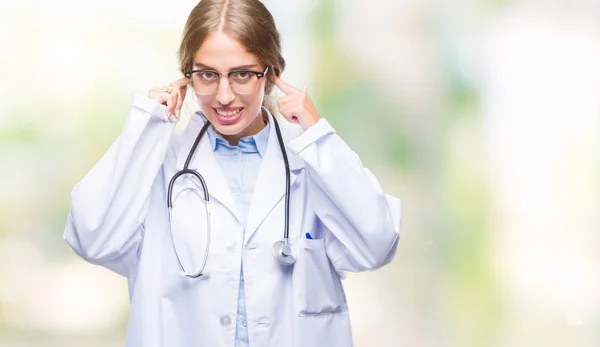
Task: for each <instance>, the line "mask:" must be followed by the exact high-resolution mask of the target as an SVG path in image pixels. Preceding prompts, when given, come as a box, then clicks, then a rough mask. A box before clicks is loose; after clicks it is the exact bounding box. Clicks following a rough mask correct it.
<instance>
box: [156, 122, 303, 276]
mask: <svg viewBox="0 0 600 347" xmlns="http://www.w3.org/2000/svg"><path fill="white" fill-rule="evenodd" d="M271 118H272V119H273V124H274V125H275V131H276V132H277V140H278V142H279V148H281V155H282V156H283V162H284V163H285V228H284V232H283V240H279V241H277V242H275V243H274V244H273V248H272V253H273V257H274V258H275V260H277V262H278V263H280V264H282V265H292V264H294V262H295V261H296V254H295V252H294V247H293V246H292V244H291V243H290V242H289V226H290V165H289V162H288V157H287V153H286V151H285V145H284V144H283V138H282V136H281V130H280V129H279V124H278V123H277V120H275V117H271ZM210 125H211V124H210V122H209V121H208V120H206V122H205V123H204V126H203V127H202V129H201V130H200V133H199V134H198V136H197V137H196V141H194V144H193V145H192V149H191V150H190V153H189V154H188V156H187V159H186V160H185V164H184V165H183V169H182V170H181V171H178V172H176V173H175V174H174V175H173V178H171V181H170V182H169V189H168V191H167V207H168V208H169V225H170V228H171V241H172V242H173V248H174V250H175V256H176V257H177V261H178V262H179V266H180V267H181V271H180V273H179V274H180V276H181V277H190V278H198V277H200V276H205V277H206V276H208V273H205V272H204V268H205V267H206V261H207V260H208V251H209V248H210V233H211V224H210V201H209V200H210V198H209V194H208V188H207V187H206V182H205V181H204V178H203V177H202V175H201V174H200V173H198V171H196V170H195V169H189V168H188V166H189V164H190V161H191V160H192V157H193V155H194V152H195V151H196V147H198V144H199V143H200V139H202V136H203V135H204V133H205V132H206V129H208V127H209V126H210ZM183 175H192V176H194V177H196V178H197V179H198V181H199V182H200V185H201V186H202V190H203V194H204V209H205V213H206V249H205V251H204V259H203V260H202V265H201V266H200V271H198V272H196V273H194V272H189V271H187V270H186V269H185V267H184V266H183V262H182V261H181V258H180V257H179V252H178V251H177V246H176V245H175V236H174V233H173V215H172V209H173V202H172V195H173V186H174V185H175V181H176V180H177V178H179V177H181V176H183ZM187 190H194V191H195V189H193V188H187V189H184V190H182V191H181V192H179V194H181V193H182V192H184V191H187ZM179 194H177V196H178V195H179ZM177 196H176V197H175V199H176V200H177Z"/></svg>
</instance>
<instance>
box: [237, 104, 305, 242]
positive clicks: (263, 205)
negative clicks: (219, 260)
mask: <svg viewBox="0 0 600 347" xmlns="http://www.w3.org/2000/svg"><path fill="white" fill-rule="evenodd" d="M269 122H271V128H270V131H269V140H268V142H267V150H266V153H265V157H264V158H263V160H262V163H261V165H260V170H259V173H258V177H257V179H256V184H255V185H254V192H253V193H252V201H251V203H250V208H249V211H248V217H247V223H246V230H245V233H246V235H245V238H244V244H246V243H247V242H248V240H249V239H250V238H251V237H252V235H253V234H254V232H255V231H256V229H257V228H258V227H259V226H260V224H261V223H262V221H263V220H264V219H265V218H266V217H267V216H268V215H269V213H270V212H271V210H273V208H274V207H275V205H277V204H278V203H279V201H281V200H282V199H283V198H284V196H285V188H286V183H285V164H284V161H283V156H282V154H281V148H280V147H279V141H278V139H277V132H276V130H275V125H274V124H273V116H271V115H270V114H269ZM282 123H283V121H279V126H280V127H281V132H282V135H283V140H284V141H283V142H284V144H285V143H288V142H289V141H288V139H287V136H286V132H285V127H284V124H282ZM286 151H287V148H286ZM287 157H288V162H289V165H290V186H292V185H293V184H294V182H295V181H296V179H297V175H298V174H299V170H300V169H302V168H303V167H304V165H303V162H302V161H301V160H300V159H299V158H297V157H296V156H295V155H294V154H292V153H290V152H289V151H287ZM283 230H284V226H283V225H281V235H282V236H283Z"/></svg>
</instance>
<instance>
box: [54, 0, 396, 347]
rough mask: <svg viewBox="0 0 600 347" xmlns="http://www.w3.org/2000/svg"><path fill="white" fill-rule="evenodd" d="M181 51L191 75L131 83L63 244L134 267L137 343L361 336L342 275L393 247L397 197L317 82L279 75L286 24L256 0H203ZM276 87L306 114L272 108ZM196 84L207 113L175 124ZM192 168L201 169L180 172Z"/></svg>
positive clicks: (337, 341) (97, 260)
mask: <svg viewBox="0 0 600 347" xmlns="http://www.w3.org/2000/svg"><path fill="white" fill-rule="evenodd" d="M180 63H181V72H182V74H183V75H184V76H185V78H183V79H179V80H177V81H175V82H173V83H171V84H170V85H169V86H167V87H160V88H153V89H151V90H150V92H149V94H148V96H147V97H145V96H141V95H135V96H134V97H133V99H132V106H131V110H130V114H129V116H128V118H127V121H126V124H125V127H124V129H123V132H122V134H121V135H120V136H119V137H118V138H117V140H116V141H115V142H114V143H113V145H112V146H111V147H110V148H109V150H108V151H107V153H106V154H105V155H104V156H103V157H102V158H101V159H100V161H99V162H98V163H97V164H96V165H95V166H94V167H93V169H92V170H91V171H90V172H89V173H88V174H87V175H86V177H85V178H84V179H83V180H82V181H81V182H79V183H78V184H77V185H76V186H75V188H74V189H73V192H72V195H71V211H70V213H69V217H68V223H67V226H66V229H65V240H66V242H67V243H68V244H69V245H70V246H71V248H72V249H73V250H74V251H75V252H76V253H77V254H78V255H80V256H81V257H82V258H84V259H86V260H87V261H89V262H91V263H94V264H98V265H101V266H104V267H106V268H108V269H111V270H113V271H115V272H117V273H119V274H122V275H124V276H126V277H127V279H128V283H129V294H130V299H131V312H130V321H129V327H128V334H127V346H131V347H134V346H135V347H150V346H165V347H179V346H181V347H184V346H209V347H213V346H234V345H235V346H327V347H332V346H340V347H341V346H343V347H347V346H351V345H352V337H351V330H350V321H349V315H348V309H347V305H346V299H345V295H344V290H343V287H342V284H341V277H342V276H343V274H344V272H345V271H354V272H358V271H364V270H373V269H377V268H379V267H381V266H383V265H385V264H387V263H389V262H390V261H391V260H392V258H393V256H394V254H395V251H396V247H397V242H398V229H399V225H400V202H399V200H397V199H396V198H393V197H390V196H386V195H385V194H383V192H382V190H381V187H380V185H379V184H378V182H377V180H376V179H375V178H374V177H373V175H372V174H371V173H370V172H369V171H367V170H366V169H364V168H363V167H362V165H361V162H360V160H359V158H358V157H357V156H356V154H355V153H354V152H352V151H351V149H350V148H348V146H347V145H346V144H345V143H344V142H343V141H342V139H341V138H340V137H339V136H338V135H337V134H336V133H335V130H334V129H333V128H332V127H331V126H330V125H329V123H328V122H327V120H326V119H324V118H321V116H320V115H319V113H318V112H317V110H316V109H315V108H314V106H313V104H312V103H311V101H310V98H309V97H308V94H307V91H306V89H304V90H299V89H296V88H295V87H292V86H290V85H288V84H287V83H285V82H284V81H282V80H281V79H280V78H279V76H281V73H282V72H283V69H284V65H285V61H284V59H283V58H282V56H281V46H280V38H279V34H278V31H277V29H276V27H275V23H274V20H273V18H272V16H271V14H270V13H269V12H268V10H267V9H266V8H265V7H264V6H263V5H262V4H261V3H260V2H259V1H257V0H228V1H221V0H204V1H201V2H200V3H199V4H198V5H197V6H196V7H195V8H194V9H193V10H192V12H191V14H190V16H189V18H188V21H187V23H186V26H185V31H184V35H183V39H182V42H181V47H180ZM273 85H277V86H278V87H279V88H280V89H281V90H282V91H283V92H284V93H285V94H287V95H286V96H285V97H283V98H281V99H279V100H278V106H279V111H280V113H281V114H282V115H283V117H284V118H285V120H287V121H288V122H289V123H295V124H296V126H290V125H289V123H288V122H285V121H281V123H282V124H280V125H279V124H278V122H277V120H276V118H275V117H273V115H272V113H271V112H269V110H268V109H267V108H266V107H264V106H263V103H264V98H265V94H267V93H269V91H270V90H271V88H272V87H273ZM188 86H189V87H190V88H193V90H194V92H195V95H196V96H197V100H198V103H199V105H200V112H198V113H197V114H195V115H193V116H192V119H191V121H190V123H189V124H188V125H187V127H186V129H185V130H184V131H183V132H182V133H180V134H174V132H173V129H174V127H175V125H176V123H177V121H178V119H179V112H180V109H181V106H182V103H183V100H184V97H185V94H186V88H188ZM284 123H288V125H285V124H284ZM280 128H281V130H280ZM280 133H281V136H280ZM280 140H281V141H280ZM195 143H196V144H195ZM184 167H189V169H197V171H198V172H199V174H200V175H201V177H197V176H196V175H195V174H185V175H181V176H178V177H175V180H174V181H173V177H174V176H176V174H177V172H179V171H180V170H182V169H183V168H184ZM203 183H204V184H205V186H206V187H207V188H208V192H207V195H206V196H205V193H204V189H203ZM288 184H289V187H288ZM288 190H289V191H288ZM204 198H208V200H209V203H210V215H208V214H206V213H205V207H206V206H208V205H206V204H205V203H204V200H203V199H204ZM167 201H169V203H167ZM168 204H169V206H170V205H171V204H172V206H173V208H172V210H171V209H170V208H168V207H167V205H168ZM288 209H289V210H288ZM209 222H210V223H209ZM209 230H210V233H208V231H209ZM284 232H286V234H289V239H285V240H283V239H284ZM208 238H210V240H208ZM282 240H283V242H278V241H282ZM274 244H275V246H274ZM180 273H181V274H183V277H181V276H178V275H179V274H180Z"/></svg>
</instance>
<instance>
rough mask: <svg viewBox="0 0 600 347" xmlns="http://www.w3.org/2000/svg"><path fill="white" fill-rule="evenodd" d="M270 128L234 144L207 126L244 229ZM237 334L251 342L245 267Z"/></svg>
mask: <svg viewBox="0 0 600 347" xmlns="http://www.w3.org/2000/svg"><path fill="white" fill-rule="evenodd" d="M269 129H270V124H269V123H267V124H266V126H265V127H264V128H263V129H262V130H261V131H260V132H259V133H258V134H256V135H254V136H247V137H243V138H241V139H240V141H239V142H238V144H237V146H231V145H230V144H229V142H227V140H225V139H224V138H223V136H221V135H219V134H217V133H216V132H215V131H214V129H213V127H212V126H211V127H209V128H208V130H207V132H208V137H209V139H210V143H211V145H212V149H213V152H214V153H215V157H216V158H217V161H218V162H219V164H220V165H221V169H222V170H223V174H224V175H225V178H226V180H227V183H228V185H229V189H231V193H232V194H233V198H234V200H235V203H236V207H237V210H238V213H239V216H240V218H241V219H242V223H243V225H244V229H245V226H246V220H247V214H248V209H249V208H250V202H251V201H252V193H253V192H254V184H255V183H256V178H257V177H258V171H259V170H260V164H261V162H262V158H263V156H264V154H265V152H266V150H267V142H268V140H269ZM244 237H245V235H244ZM242 261H243V260H242ZM235 335H236V336H235V346H236V347H248V346H249V341H248V328H247V324H246V301H245V297H244V269H243V267H241V269H240V289H239V291H238V311H237V319H236V334H235Z"/></svg>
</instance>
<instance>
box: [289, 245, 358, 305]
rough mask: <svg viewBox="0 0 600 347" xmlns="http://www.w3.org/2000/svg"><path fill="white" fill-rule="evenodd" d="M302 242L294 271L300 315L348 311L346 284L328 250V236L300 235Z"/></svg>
mask: <svg viewBox="0 0 600 347" xmlns="http://www.w3.org/2000/svg"><path fill="white" fill-rule="evenodd" d="M298 245H299V247H298V258H297V260H296V264H295V265H294V274H293V277H294V279H293V281H294V291H295V292H296V298H297V300H298V306H297V308H298V309H297V311H298V315H299V316H316V315H325V314H332V313H338V312H345V311H347V307H348V306H347V303H346V295H345V293H344V288H343V286H342V282H341V279H340V276H339V275H338V273H337V272H336V271H335V269H334V268H333V266H332V265H331V262H330V261H329V258H328V257H327V253H326V252H325V239H315V240H312V239H300V240H299V242H298Z"/></svg>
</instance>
